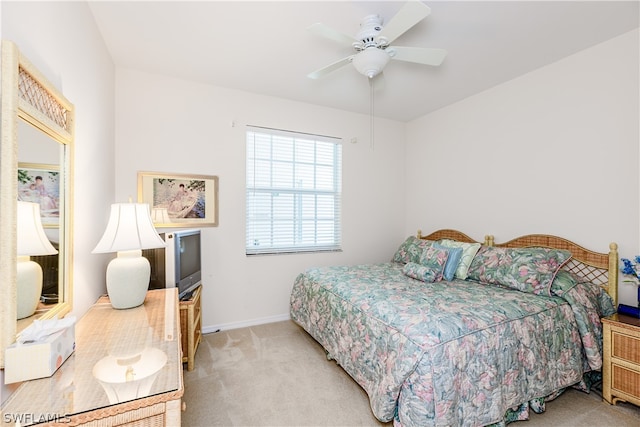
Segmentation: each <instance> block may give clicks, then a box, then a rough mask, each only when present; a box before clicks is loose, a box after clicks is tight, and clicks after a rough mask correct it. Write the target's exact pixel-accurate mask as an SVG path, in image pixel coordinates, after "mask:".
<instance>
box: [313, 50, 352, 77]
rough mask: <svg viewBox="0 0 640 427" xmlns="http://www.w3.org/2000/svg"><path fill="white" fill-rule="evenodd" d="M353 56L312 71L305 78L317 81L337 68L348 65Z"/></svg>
mask: <svg viewBox="0 0 640 427" xmlns="http://www.w3.org/2000/svg"><path fill="white" fill-rule="evenodd" d="M353 57H354V55H351V56H347V57H346V58H342V59H341V60H339V61H336V62H334V63H333V64H329V65H327V66H326V67H323V68H320V69H319V70H316V71H314V72H313V73H309V74H307V77H309V78H310V79H319V78H321V77H324V76H326V75H327V74H329V73H331V72H333V71H335V70H337V69H338V68H342V67H344V66H345V65H347V64H349V63H350V62H351V61H353Z"/></svg>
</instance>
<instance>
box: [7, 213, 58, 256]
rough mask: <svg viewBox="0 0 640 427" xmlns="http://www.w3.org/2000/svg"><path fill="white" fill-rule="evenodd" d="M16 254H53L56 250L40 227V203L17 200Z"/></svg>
mask: <svg viewBox="0 0 640 427" xmlns="http://www.w3.org/2000/svg"><path fill="white" fill-rule="evenodd" d="M17 233H18V242H17V243H18V256H25V255H27V256H30V255H53V254H57V253H58V251H57V250H56V248H54V247H53V245H52V244H51V242H50V241H49V239H48V238H47V235H46V234H44V229H43V228H42V220H41V219H40V205H39V204H37V203H30V202H20V201H19V202H18V220H17Z"/></svg>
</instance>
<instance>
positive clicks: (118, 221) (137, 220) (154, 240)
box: [92, 203, 166, 254]
mask: <svg viewBox="0 0 640 427" xmlns="http://www.w3.org/2000/svg"><path fill="white" fill-rule="evenodd" d="M165 246H166V244H165V242H164V240H162V237H160V236H159V235H158V233H157V232H156V229H155V228H154V227H153V222H152V221H151V216H150V214H149V205H148V204H146V203H115V204H113V205H111V216H110V217H109V223H108V224H107V228H106V230H105V231H104V235H103V236H102V239H100V241H99V242H98V244H97V245H96V247H95V249H94V250H93V251H92V253H94V254H98V253H107V252H119V251H130V250H135V249H152V248H162V247H165Z"/></svg>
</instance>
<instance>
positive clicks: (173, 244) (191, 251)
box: [142, 230, 202, 299]
mask: <svg viewBox="0 0 640 427" xmlns="http://www.w3.org/2000/svg"><path fill="white" fill-rule="evenodd" d="M160 237H162V238H163V239H164V241H165V242H166V243H167V246H166V247H165V248H159V249H146V250H144V251H142V255H143V256H144V257H146V258H147V259H148V260H149V263H150V264H151V277H150V280H149V289H163V288H173V287H177V288H178V296H179V297H180V299H186V298H188V297H189V296H190V294H191V292H192V291H193V290H194V289H195V288H197V287H198V285H200V284H201V283H202V270H201V269H202V262H201V255H200V230H180V231H173V232H171V233H161V234H160Z"/></svg>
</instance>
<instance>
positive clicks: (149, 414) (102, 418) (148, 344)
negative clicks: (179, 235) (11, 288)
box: [0, 288, 184, 427]
mask: <svg viewBox="0 0 640 427" xmlns="http://www.w3.org/2000/svg"><path fill="white" fill-rule="evenodd" d="M179 321H180V315H179V312H178V291H177V288H171V289H160V290H152V291H149V293H148V294H147V297H146V299H145V302H144V304H143V305H141V306H140V307H136V308H131V309H128V310H115V309H113V308H112V307H111V304H110V303H109V300H108V298H106V297H103V298H100V299H99V300H98V302H97V303H96V304H95V305H93V306H92V307H91V308H90V309H89V311H87V313H86V314H85V315H84V316H83V317H82V319H80V320H79V321H78V323H77V324H76V350H75V352H74V353H73V354H72V355H71V356H70V357H69V359H67V361H66V362H64V364H63V365H62V366H61V367H60V369H58V370H57V371H56V372H55V373H54V374H53V376H51V377H49V378H42V379H37V380H33V381H26V382H24V383H22V384H21V385H20V386H19V387H18V388H17V389H16V391H15V392H14V393H13V394H12V395H11V397H9V399H8V400H7V402H6V403H5V405H4V406H3V407H2V415H1V417H2V418H1V421H0V423H1V424H2V425H21V426H28V425H32V424H38V425H41V424H40V423H41V422H42V421H48V423H47V422H45V423H44V425H66V426H75V425H83V426H121V425H126V426H137V427H141V426H179V425H180V419H181V410H182V394H183V392H184V387H183V381H182V352H181V349H180V347H181V346H180V325H179Z"/></svg>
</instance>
